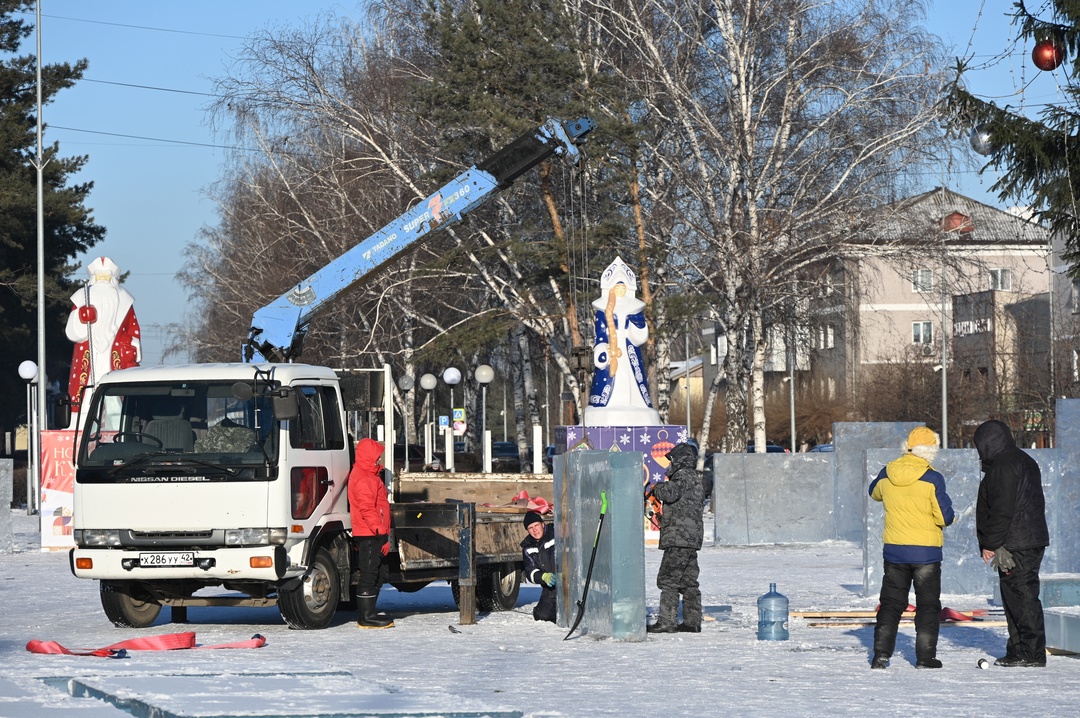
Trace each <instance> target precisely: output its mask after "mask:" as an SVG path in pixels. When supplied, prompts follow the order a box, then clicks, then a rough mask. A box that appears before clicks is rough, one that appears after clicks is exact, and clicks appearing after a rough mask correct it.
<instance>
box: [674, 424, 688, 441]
mask: <svg viewBox="0 0 1080 718" xmlns="http://www.w3.org/2000/svg"><path fill="white" fill-rule="evenodd" d="M675 436H676V440H675V443H676V444H685V443H686V427H683V428H681V429H679V433H677V434H676V435H675Z"/></svg>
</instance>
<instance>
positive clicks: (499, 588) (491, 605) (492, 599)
mask: <svg viewBox="0 0 1080 718" xmlns="http://www.w3.org/2000/svg"><path fill="white" fill-rule="evenodd" d="M478 573H479V576H478V577H477V579H478V580H477V582H476V607H477V608H478V609H479V610H481V611H510V610H513V608H514V606H516V605H517V600H518V591H520V590H521V569H520V568H519V567H518V565H517V564H516V563H493V564H490V565H488V566H481V567H480V569H479V571H478Z"/></svg>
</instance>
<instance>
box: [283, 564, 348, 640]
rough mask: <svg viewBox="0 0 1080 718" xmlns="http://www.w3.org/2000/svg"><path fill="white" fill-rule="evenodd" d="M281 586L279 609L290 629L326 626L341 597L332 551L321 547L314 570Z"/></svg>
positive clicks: (312, 566) (313, 565) (312, 567)
mask: <svg viewBox="0 0 1080 718" xmlns="http://www.w3.org/2000/svg"><path fill="white" fill-rule="evenodd" d="M286 585H287V586H288V588H286V587H284V586H283V587H281V588H279V589H278V610H279V611H281V617H282V618H284V619H285V623H287V624H289V628H299V629H315V628H325V627H326V625H327V624H328V623H330V620H331V619H332V618H333V617H334V613H335V612H336V611H337V607H338V601H339V600H340V598H341V588H340V586H339V585H338V572H337V566H336V565H335V564H334V559H333V558H332V557H331V556H330V552H329V551H327V550H326V549H325V548H320V549H319V550H318V553H316V554H315V561H314V563H312V565H311V571H310V572H309V573H308V574H307V576H306V577H305V579H303V580H299V579H297V580H293V581H289V582H288V583H287V584H286Z"/></svg>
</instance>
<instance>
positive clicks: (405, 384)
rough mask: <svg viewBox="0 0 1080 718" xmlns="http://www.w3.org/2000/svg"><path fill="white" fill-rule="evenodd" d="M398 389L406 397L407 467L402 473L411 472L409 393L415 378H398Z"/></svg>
mask: <svg viewBox="0 0 1080 718" xmlns="http://www.w3.org/2000/svg"><path fill="white" fill-rule="evenodd" d="M397 385H398V389H401V393H402V394H404V395H405V466H404V467H403V468H402V471H404V472H405V473H408V472H409V392H410V391H412V389H413V378H412V377H411V376H402V377H398V380H397Z"/></svg>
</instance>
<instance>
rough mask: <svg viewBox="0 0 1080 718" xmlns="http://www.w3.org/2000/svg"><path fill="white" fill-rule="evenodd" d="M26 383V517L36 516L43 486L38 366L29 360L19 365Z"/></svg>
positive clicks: (20, 373)
mask: <svg viewBox="0 0 1080 718" xmlns="http://www.w3.org/2000/svg"><path fill="white" fill-rule="evenodd" d="M19 376H21V377H22V378H23V380H24V381H25V382H26V515H27V516H32V515H33V514H34V507H35V505H36V504H37V501H36V499H37V487H38V486H41V452H40V451H39V450H38V423H39V421H38V405H37V395H38V380H37V379H38V365H37V364H35V363H34V362H32V361H30V360H29V359H27V360H26V361H24V362H23V363H22V364H20V365H19Z"/></svg>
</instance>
